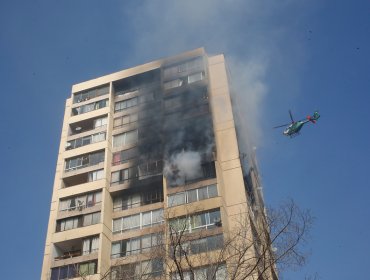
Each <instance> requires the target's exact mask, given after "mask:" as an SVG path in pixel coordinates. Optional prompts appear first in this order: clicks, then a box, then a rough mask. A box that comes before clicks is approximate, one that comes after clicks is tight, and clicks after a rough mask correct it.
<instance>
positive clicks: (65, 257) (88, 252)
mask: <svg viewBox="0 0 370 280" xmlns="http://www.w3.org/2000/svg"><path fill="white" fill-rule="evenodd" d="M98 251H99V236H89V237H85V238H77V239H72V240H66V241H62V242H58V243H55V244H54V249H53V258H54V261H53V264H52V266H63V265H68V264H72V263H78V262H84V261H89V260H92V259H96V258H97V257H98Z"/></svg>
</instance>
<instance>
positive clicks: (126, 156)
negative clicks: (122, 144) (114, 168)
mask: <svg viewBox="0 0 370 280" xmlns="http://www.w3.org/2000/svg"><path fill="white" fill-rule="evenodd" d="M137 155H138V148H137V147H133V148H131V149H127V150H123V151H119V152H117V153H114V154H113V162H112V165H117V164H121V163H124V162H127V161H128V160H130V159H134V158H135V157H136V156H137Z"/></svg>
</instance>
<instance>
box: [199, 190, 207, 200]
mask: <svg viewBox="0 0 370 280" xmlns="http://www.w3.org/2000/svg"><path fill="white" fill-rule="evenodd" d="M198 196H199V200H203V199H207V198H208V193H207V187H203V188H199V189H198Z"/></svg>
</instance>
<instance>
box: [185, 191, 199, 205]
mask: <svg viewBox="0 0 370 280" xmlns="http://www.w3.org/2000/svg"><path fill="white" fill-rule="evenodd" d="M187 193H188V203H191V202H195V201H198V197H197V189H195V190H190V191H188V192H187Z"/></svg>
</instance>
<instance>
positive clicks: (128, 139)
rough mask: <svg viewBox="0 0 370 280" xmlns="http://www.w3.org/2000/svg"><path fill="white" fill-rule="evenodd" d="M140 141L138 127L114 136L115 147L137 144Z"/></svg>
mask: <svg viewBox="0 0 370 280" xmlns="http://www.w3.org/2000/svg"><path fill="white" fill-rule="evenodd" d="M137 141H138V131H137V129H135V130H131V131H127V132H124V133H121V134H117V135H114V136H113V147H114V148H116V147H120V146H124V145H129V144H135V143H137Z"/></svg>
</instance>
